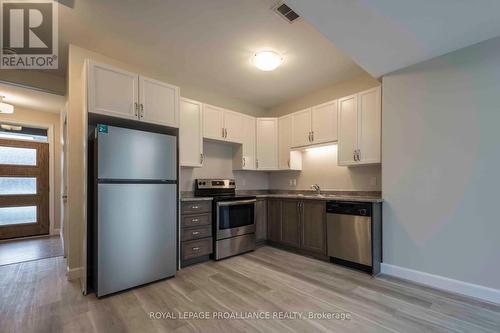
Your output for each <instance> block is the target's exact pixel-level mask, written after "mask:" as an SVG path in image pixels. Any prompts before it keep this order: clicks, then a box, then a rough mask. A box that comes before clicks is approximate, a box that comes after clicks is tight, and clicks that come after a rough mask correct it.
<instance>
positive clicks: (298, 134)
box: [292, 108, 311, 147]
mask: <svg viewBox="0 0 500 333" xmlns="http://www.w3.org/2000/svg"><path fill="white" fill-rule="evenodd" d="M292 133H293V141H292V146H293V147H300V146H307V145H310V144H311V141H310V134H311V109H310V108H309V109H305V110H302V111H298V112H295V113H293V114H292Z"/></svg>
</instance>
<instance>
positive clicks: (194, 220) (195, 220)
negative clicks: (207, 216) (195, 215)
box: [191, 219, 200, 222]
mask: <svg viewBox="0 0 500 333" xmlns="http://www.w3.org/2000/svg"><path fill="white" fill-rule="evenodd" d="M191 221H193V222H200V220H199V219H192V220H191Z"/></svg>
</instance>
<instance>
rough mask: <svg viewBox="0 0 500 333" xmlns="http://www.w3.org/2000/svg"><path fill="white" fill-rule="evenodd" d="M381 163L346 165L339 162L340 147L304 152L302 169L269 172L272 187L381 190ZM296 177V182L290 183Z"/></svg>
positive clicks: (285, 188)
mask: <svg viewBox="0 0 500 333" xmlns="http://www.w3.org/2000/svg"><path fill="white" fill-rule="evenodd" d="M381 173H382V168H381V166H380V165H372V166H359V167H344V166H338V165H337V146H336V145H334V146H331V149H312V150H308V151H304V152H302V171H280V172H272V173H270V174H269V189H272V190H310V189H311V185H312V184H318V185H319V186H320V187H321V190H330V191H381V189H382V187H381V183H382V181H381V178H382V176H381ZM293 180H295V182H296V185H295V186H293V185H291V184H290V181H293Z"/></svg>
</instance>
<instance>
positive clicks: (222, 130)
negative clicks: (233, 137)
mask: <svg viewBox="0 0 500 333" xmlns="http://www.w3.org/2000/svg"><path fill="white" fill-rule="evenodd" d="M222 137H223V138H224V127H223V128H222Z"/></svg>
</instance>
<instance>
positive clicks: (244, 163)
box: [243, 157, 247, 167]
mask: <svg viewBox="0 0 500 333" xmlns="http://www.w3.org/2000/svg"><path fill="white" fill-rule="evenodd" d="M246 164H247V163H246V161H245V158H244V157H243V167H245V166H246Z"/></svg>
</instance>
